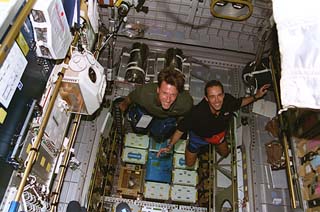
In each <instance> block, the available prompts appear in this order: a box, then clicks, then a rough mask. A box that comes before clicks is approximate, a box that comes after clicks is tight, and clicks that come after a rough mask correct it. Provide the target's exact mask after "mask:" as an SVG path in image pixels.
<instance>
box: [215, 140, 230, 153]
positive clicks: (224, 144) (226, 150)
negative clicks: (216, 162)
mask: <svg viewBox="0 0 320 212" xmlns="http://www.w3.org/2000/svg"><path fill="white" fill-rule="evenodd" d="M216 150H217V152H218V153H219V155H221V156H222V157H227V156H228V155H229V153H230V149H229V147H228V142H227V141H226V140H224V141H223V142H222V143H221V144H217V145H216Z"/></svg>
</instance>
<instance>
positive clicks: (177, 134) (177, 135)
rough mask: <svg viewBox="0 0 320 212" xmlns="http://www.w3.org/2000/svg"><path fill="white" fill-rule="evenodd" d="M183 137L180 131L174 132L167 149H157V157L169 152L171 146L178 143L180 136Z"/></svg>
mask: <svg viewBox="0 0 320 212" xmlns="http://www.w3.org/2000/svg"><path fill="white" fill-rule="evenodd" d="M182 135H183V132H182V131H180V130H176V131H175V132H174V133H173V135H172V137H171V139H170V142H169V143H168V145H167V147H165V148H161V149H159V152H158V153H157V157H159V156H160V155H161V153H163V152H170V150H171V149H172V148H173V146H174V145H175V144H176V143H177V142H178V141H179V139H180V138H181V136H182Z"/></svg>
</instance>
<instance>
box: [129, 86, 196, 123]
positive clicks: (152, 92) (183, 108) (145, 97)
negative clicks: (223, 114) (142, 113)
mask: <svg viewBox="0 0 320 212" xmlns="http://www.w3.org/2000/svg"><path fill="white" fill-rule="evenodd" d="M157 87H158V84H157V83H148V84H144V85H142V86H140V87H137V88H136V89H135V90H134V91H132V92H131V93H130V94H129V98H130V100H131V101H132V102H133V103H135V104H138V105H139V106H141V107H143V108H144V109H145V110H147V112H148V113H149V114H150V115H152V116H155V117H158V118H167V117H179V116H182V115H184V114H186V113H187V112H189V111H190V109H191V107H192V105H193V99H192V97H191V96H190V94H189V92H187V91H183V92H181V93H179V95H178V97H177V99H176V101H175V102H174V103H173V104H172V105H171V107H170V108H169V109H168V110H164V109H162V107H161V104H160V103H159V101H158V94H157Z"/></svg>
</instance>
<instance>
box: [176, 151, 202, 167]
mask: <svg viewBox="0 0 320 212" xmlns="http://www.w3.org/2000/svg"><path fill="white" fill-rule="evenodd" d="M185 162H186V160H185V155H184V154H180V153H174V155H173V166H174V168H175V169H188V170H197V169H198V165H199V161H198V159H197V161H196V163H195V164H194V165H193V166H186V163H185Z"/></svg>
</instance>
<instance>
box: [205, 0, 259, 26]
mask: <svg viewBox="0 0 320 212" xmlns="http://www.w3.org/2000/svg"><path fill="white" fill-rule="evenodd" d="M252 11H253V6H252V3H251V0H212V1H211V4H210V12H211V14H212V15H213V16H215V17H218V18H223V19H229V20H234V21H243V20H246V19H248V18H249V17H250V16H251V14H252Z"/></svg>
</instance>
